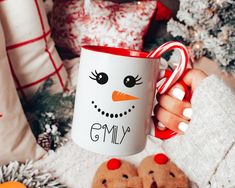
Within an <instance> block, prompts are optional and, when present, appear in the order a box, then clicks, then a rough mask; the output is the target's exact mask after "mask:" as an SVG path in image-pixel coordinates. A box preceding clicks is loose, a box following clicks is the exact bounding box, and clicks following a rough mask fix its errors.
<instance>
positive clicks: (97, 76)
mask: <svg viewBox="0 0 235 188" xmlns="http://www.w3.org/2000/svg"><path fill="white" fill-rule="evenodd" d="M91 74H92V76H89V77H90V78H91V79H92V80H96V81H97V82H98V84H101V85H103V84H106V83H107V82H108V79H109V77H108V75H107V74H106V73H104V72H100V73H98V72H97V71H96V70H95V72H91Z"/></svg>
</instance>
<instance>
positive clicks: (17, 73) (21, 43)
mask: <svg viewBox="0 0 235 188" xmlns="http://www.w3.org/2000/svg"><path fill="white" fill-rule="evenodd" d="M0 20H1V22H2V26H3V30H4V33H5V39H6V46H7V47H6V49H7V55H8V60H9V63H10V67H11V72H12V75H13V77H14V80H15V84H16V87H17V90H18V91H19V94H21V95H22V96H23V97H30V96H32V95H33V93H35V92H36V90H37V89H38V87H39V86H40V85H41V84H42V83H43V82H44V81H46V80H47V79H48V78H52V79H53V80H54V82H55V84H54V86H53V88H52V91H53V92H60V91H63V90H64V89H65V82H66V79H67V73H66V71H65V68H64V66H63V64H62V61H61V59H60V57H59V55H58V53H57V51H56V49H55V47H54V42H53V41H52V39H51V31H50V27H49V25H48V21H47V17H46V13H45V10H44V6H43V2H42V0H17V1H15V0H1V1H0Z"/></svg>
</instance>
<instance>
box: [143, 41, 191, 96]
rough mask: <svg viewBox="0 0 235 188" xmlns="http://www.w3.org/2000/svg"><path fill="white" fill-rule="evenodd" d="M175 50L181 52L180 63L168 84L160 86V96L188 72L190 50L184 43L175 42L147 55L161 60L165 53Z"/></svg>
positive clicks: (168, 43)
mask: <svg viewBox="0 0 235 188" xmlns="http://www.w3.org/2000/svg"><path fill="white" fill-rule="evenodd" d="M173 49H178V50H179V52H180V54H181V59H180V63H179V64H178V65H177V67H176V68H175V70H174V72H173V73H172V75H171V77H170V78H169V79H168V80H167V81H166V82H164V83H163V84H162V85H160V86H159V88H158V92H159V93H160V94H163V93H165V92H166V91H167V90H168V89H169V88H170V87H171V86H172V85H173V84H174V83H175V82H176V81H177V80H178V79H179V78H180V77H181V75H182V74H183V73H184V71H185V70H186V68H187V65H188V63H189V57H188V50H187V48H186V46H184V45H183V44H182V43H180V42H175V41H173V42H167V43H165V44H163V45H161V46H160V47H159V48H157V49H155V50H153V51H152V52H150V53H149V54H148V55H147V57H150V58H160V57H161V56H162V55H163V54H164V53H166V52H168V51H170V50H173Z"/></svg>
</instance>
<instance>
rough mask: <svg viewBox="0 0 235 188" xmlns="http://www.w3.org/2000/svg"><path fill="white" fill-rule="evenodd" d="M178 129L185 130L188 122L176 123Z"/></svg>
mask: <svg viewBox="0 0 235 188" xmlns="http://www.w3.org/2000/svg"><path fill="white" fill-rule="evenodd" d="M178 129H179V130H181V131H182V132H186V131H187V129H188V124H187V123H184V122H180V123H179V125H178Z"/></svg>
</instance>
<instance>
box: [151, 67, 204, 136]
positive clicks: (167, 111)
mask: <svg viewBox="0 0 235 188" xmlns="http://www.w3.org/2000/svg"><path fill="white" fill-rule="evenodd" d="M206 76H207V75H206V74H205V73H204V72H202V71H200V70H197V69H191V70H188V71H187V72H186V73H185V74H184V76H183V77H182V78H181V80H182V81H183V82H179V83H176V84H175V85H174V86H173V87H172V88H171V89H170V90H169V91H168V92H166V93H165V94H163V95H159V98H158V106H157V107H156V108H155V117H156V118H157V120H158V121H159V122H158V128H159V129H165V127H166V128H168V129H170V130H172V131H174V132H177V133H184V132H185V131H186V130H187V129H188V123H189V121H190V119H191V116H192V107H191V103H190V101H189V100H183V99H184V97H185V95H186V94H187V91H186V90H187V88H186V89H185V86H186V87H188V88H190V89H191V90H192V92H193V91H194V90H195V89H196V88H197V87H198V85H199V84H200V83H201V82H202V80H203V79H204V78H206ZM181 83H183V84H181Z"/></svg>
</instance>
